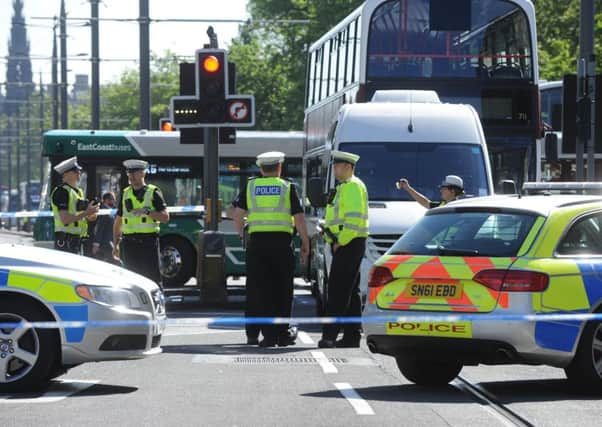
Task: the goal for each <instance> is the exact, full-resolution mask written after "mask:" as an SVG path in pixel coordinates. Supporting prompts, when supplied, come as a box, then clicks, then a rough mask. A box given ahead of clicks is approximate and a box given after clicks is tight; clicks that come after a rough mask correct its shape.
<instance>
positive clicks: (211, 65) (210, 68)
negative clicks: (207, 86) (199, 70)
mask: <svg viewBox="0 0 602 427" xmlns="http://www.w3.org/2000/svg"><path fill="white" fill-rule="evenodd" d="M220 66H221V64H220V63H219V59H217V57H215V56H214V55H209V56H206V57H205V59H203V70H205V71H206V72H207V73H217V72H218V71H219V69H220Z"/></svg>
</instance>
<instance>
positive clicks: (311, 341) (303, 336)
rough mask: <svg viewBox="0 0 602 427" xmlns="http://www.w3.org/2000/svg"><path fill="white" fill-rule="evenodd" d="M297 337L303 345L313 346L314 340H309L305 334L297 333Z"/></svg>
mask: <svg viewBox="0 0 602 427" xmlns="http://www.w3.org/2000/svg"><path fill="white" fill-rule="evenodd" d="M297 337H298V338H299V339H300V340H301V342H302V343H303V344H315V342H314V340H313V339H311V337H310V336H309V334H308V333H307V332H304V331H299V332H298V333H297Z"/></svg>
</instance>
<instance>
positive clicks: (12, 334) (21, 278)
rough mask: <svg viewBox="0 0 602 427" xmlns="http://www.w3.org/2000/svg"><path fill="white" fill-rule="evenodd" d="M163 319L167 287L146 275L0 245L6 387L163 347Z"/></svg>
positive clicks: (2, 388)
mask: <svg viewBox="0 0 602 427" xmlns="http://www.w3.org/2000/svg"><path fill="white" fill-rule="evenodd" d="M165 318H166V315H165V299H164V297H163V293H162V292H161V290H160V288H159V287H158V286H157V285H156V284H155V283H154V282H153V281H151V280H148V279H146V278H145V277H143V276H140V275H138V274H135V273H132V272H130V271H127V270H125V269H123V268H120V267H117V266H113V265H110V264H107V263H104V262H101V261H97V260H94V259H91V258H86V257H80V256H77V255H73V254H70V253H66V252H59V251H54V250H48V249H42V248H32V247H27V246H19V245H11V244H0V392H6V391H20V390H29V389H32V388H37V387H39V386H41V385H44V384H45V383H47V382H48V380H50V379H51V378H53V377H56V376H58V375H60V374H62V373H64V372H65V371H66V370H67V369H69V368H71V367H74V366H76V365H79V364H81V363H84V362H92V361H104V360H123V359H137V358H142V357H145V356H149V355H152V354H157V353H160V352H161V348H160V341H161V334H162V332H163V329H164V322H163V321H164V320H165ZM54 322H56V323H54ZM46 326H50V327H46Z"/></svg>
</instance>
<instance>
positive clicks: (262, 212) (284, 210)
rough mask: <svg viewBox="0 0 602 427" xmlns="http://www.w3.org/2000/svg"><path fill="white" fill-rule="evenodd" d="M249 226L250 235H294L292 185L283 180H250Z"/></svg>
mask: <svg viewBox="0 0 602 427" xmlns="http://www.w3.org/2000/svg"><path fill="white" fill-rule="evenodd" d="M246 196H247V211H248V214H247V224H248V225H249V234H252V233H256V232H285V233H289V234H293V227H294V225H295V221H294V218H293V216H292V215H291V183H290V182H288V181H285V180H284V179H282V178H276V177H265V178H255V179H250V180H249V182H248V184H247V194H246Z"/></svg>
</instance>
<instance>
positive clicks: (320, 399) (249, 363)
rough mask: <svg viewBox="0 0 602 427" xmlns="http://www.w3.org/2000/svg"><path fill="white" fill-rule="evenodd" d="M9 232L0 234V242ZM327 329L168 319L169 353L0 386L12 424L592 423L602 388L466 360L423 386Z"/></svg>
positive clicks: (186, 313)
mask: <svg viewBox="0 0 602 427" xmlns="http://www.w3.org/2000/svg"><path fill="white" fill-rule="evenodd" d="M4 238H6V237H5V235H4V234H0V241H2V240H3V239H4ZM294 311H295V313H294V315H295V316H300V317H302V316H312V315H313V313H314V311H315V301H314V299H313V298H312V296H311V294H310V291H309V287H308V286H307V285H306V284H304V283H303V282H300V283H298V284H297V286H296V291H295V303H294ZM241 314H242V311H241V308H240V304H238V305H233V306H232V308H222V309H219V310H215V309H201V308H199V307H198V306H197V305H196V304H195V303H191V302H188V303H170V304H169V306H168V315H169V317H170V318H186V319H197V320H198V321H199V323H201V322H202V319H203V318H207V317H220V316H228V317H230V316H238V315H241ZM319 338H320V328H319V326H317V325H302V326H301V327H300V333H299V337H298V339H297V344H296V345H294V346H290V347H276V348H268V349H262V348H259V347H257V346H247V345H246V344H245V341H246V339H245V333H244V330H243V329H242V328H241V327H239V326H228V327H225V326H220V327H217V326H210V325H209V326H207V325H201V324H199V325H195V326H175V325H174V326H169V327H168V328H167V330H166V332H165V334H164V337H163V341H162V348H163V353H162V354H160V355H157V356H154V357H150V358H147V359H143V360H138V361H127V362H102V363H90V364H84V365H81V366H78V367H75V368H73V369H71V370H70V371H69V372H68V373H67V374H65V375H63V376H61V377H59V378H57V379H56V380H55V381H53V382H52V383H51V384H50V386H49V387H48V389H46V390H43V391H42V392H39V393H36V394H11V395H0V417H1V418H2V421H3V425H5V426H19V427H21V426H39V425H45V426H46V425H47V426H55V425H56V426H58V425H60V426H75V425H77V426H106V425H107V424H110V425H112V426H134V425H135V426H151V425H152V426H200V425H202V426H284V425H286V426H303V427H306V426H309V425H312V426H326V425H328V426H372V425H374V426H429V427H437V426H467V425H470V426H487V427H494V426H517V425H518V426H531V425H536V426H589V425H592V426H593V425H599V424H600V419H602V405H600V396H591V395H584V394H580V393H578V392H575V391H572V390H571V389H570V388H569V387H568V384H567V382H566V380H565V377H564V372H563V371H562V370H560V369H555V368H550V367H542V366H522V365H509V366H477V367H465V368H464V369H463V370H462V372H461V373H460V376H459V377H458V378H457V379H456V380H454V381H453V382H452V383H451V384H450V385H448V386H445V387H439V388H427V387H419V386H416V385H414V384H411V383H409V382H408V381H407V380H406V379H405V378H403V377H402V375H401V374H400V373H399V370H398V369H397V366H396V364H395V360H394V359H393V358H391V357H387V356H381V355H374V354H371V353H370V352H369V351H368V349H367V347H366V346H365V343H364V342H362V346H361V347H360V348H357V349H318V348H317V344H316V343H317V341H318V340H319Z"/></svg>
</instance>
